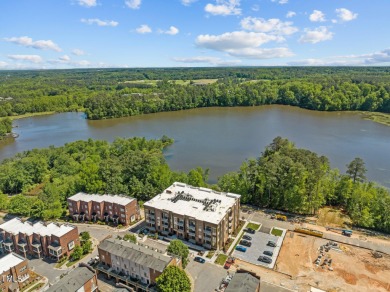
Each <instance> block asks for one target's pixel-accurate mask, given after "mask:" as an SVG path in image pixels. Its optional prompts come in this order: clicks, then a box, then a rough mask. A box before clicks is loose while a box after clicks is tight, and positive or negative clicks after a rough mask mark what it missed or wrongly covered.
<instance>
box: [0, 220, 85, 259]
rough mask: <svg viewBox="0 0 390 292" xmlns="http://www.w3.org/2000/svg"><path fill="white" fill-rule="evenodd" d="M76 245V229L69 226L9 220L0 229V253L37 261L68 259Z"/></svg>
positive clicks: (77, 242)
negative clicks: (50, 258) (30, 257)
mask: <svg viewBox="0 0 390 292" xmlns="http://www.w3.org/2000/svg"><path fill="white" fill-rule="evenodd" d="M76 245H80V240H79V234H78V229H77V227H76V226H73V225H70V224H62V225H60V224H56V223H53V222H52V223H48V224H46V223H44V222H37V223H35V224H32V223H31V222H28V221H25V222H23V221H22V220H21V219H20V218H13V219H11V220H9V221H7V222H5V223H3V224H1V225H0V250H1V251H2V252H6V253H10V252H13V251H15V252H17V253H19V254H20V255H22V256H24V257H26V256H27V255H28V254H29V255H32V256H35V257H38V258H41V257H52V258H55V259H57V260H59V259H60V258H61V257H63V256H69V254H70V252H71V250H72V249H73V248H74V247H75V246H76Z"/></svg>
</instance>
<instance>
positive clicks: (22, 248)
mask: <svg viewBox="0 0 390 292" xmlns="http://www.w3.org/2000/svg"><path fill="white" fill-rule="evenodd" d="M18 249H19V251H20V252H27V242H25V241H19V242H18Z"/></svg>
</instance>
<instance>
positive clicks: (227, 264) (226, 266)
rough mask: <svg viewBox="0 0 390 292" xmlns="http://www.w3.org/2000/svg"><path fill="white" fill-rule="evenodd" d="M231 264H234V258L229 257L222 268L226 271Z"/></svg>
mask: <svg viewBox="0 0 390 292" xmlns="http://www.w3.org/2000/svg"><path fill="white" fill-rule="evenodd" d="M232 264H234V258H233V257H229V258H228V259H227V260H226V262H225V265H224V266H223V267H224V268H225V269H227V270H228V269H229V268H230V266H231V265H232Z"/></svg>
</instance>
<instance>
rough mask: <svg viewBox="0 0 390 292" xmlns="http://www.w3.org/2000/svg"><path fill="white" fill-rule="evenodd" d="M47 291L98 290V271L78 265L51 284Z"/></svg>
mask: <svg viewBox="0 0 390 292" xmlns="http://www.w3.org/2000/svg"><path fill="white" fill-rule="evenodd" d="M46 291H47V292H74V291H79V292H93V291H98V283H97V277H96V273H95V272H93V271H92V269H89V268H87V267H77V268H75V269H74V270H72V271H71V272H69V273H68V274H67V275H66V276H64V277H63V278H62V279H61V280H59V281H58V282H57V283H55V284H54V285H53V286H51V287H50V288H49V289H48V290H46Z"/></svg>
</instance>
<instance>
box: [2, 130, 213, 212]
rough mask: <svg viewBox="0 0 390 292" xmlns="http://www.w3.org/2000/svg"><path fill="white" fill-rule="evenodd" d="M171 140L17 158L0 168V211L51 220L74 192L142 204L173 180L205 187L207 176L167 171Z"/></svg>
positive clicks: (79, 145) (73, 147) (89, 145)
mask: <svg viewBox="0 0 390 292" xmlns="http://www.w3.org/2000/svg"><path fill="white" fill-rule="evenodd" d="M172 142H173V141H172V140H171V139H169V138H168V137H165V136H164V137H162V139H160V140H146V139H144V138H130V139H117V140H115V141H114V142H113V143H111V144H110V143H108V142H106V141H94V140H88V141H77V142H72V143H69V144H66V145H65V146H63V147H58V148H56V147H49V148H46V149H34V150H31V151H26V152H23V153H20V154H17V155H16V156H15V157H13V158H10V159H6V160H4V161H3V162H2V163H1V164H0V209H2V210H5V209H7V210H8V211H9V212H11V213H14V214H20V215H23V216H33V217H38V218H43V219H53V218H58V217H60V216H62V214H63V212H64V210H65V209H66V198H67V197H69V196H71V195H74V194H75V193H77V192H80V191H83V192H87V193H110V194H126V195H129V196H133V197H136V198H137V199H138V200H140V201H144V200H148V199H150V198H152V197H153V196H155V195H156V194H158V193H159V192H161V191H162V190H163V189H165V188H167V187H168V186H169V185H171V184H172V183H173V182H175V181H183V182H186V183H189V184H193V185H200V186H205V181H206V180H207V173H206V172H204V171H203V170H202V169H200V168H198V169H194V170H191V171H190V172H189V173H188V174H186V173H177V172H173V171H171V170H170V168H169V166H168V164H167V163H166V161H165V159H164V156H163V154H162V149H163V147H166V146H168V145H170V144H171V143H172ZM2 193H3V194H2ZM5 194H8V195H12V196H11V197H10V198H8V196H6V195H5Z"/></svg>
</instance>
